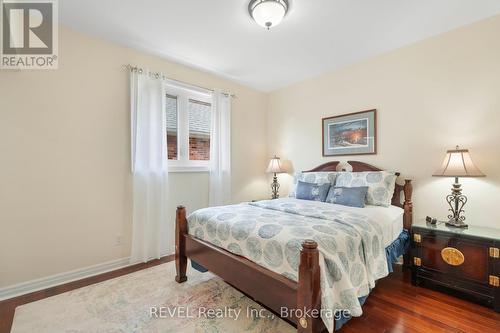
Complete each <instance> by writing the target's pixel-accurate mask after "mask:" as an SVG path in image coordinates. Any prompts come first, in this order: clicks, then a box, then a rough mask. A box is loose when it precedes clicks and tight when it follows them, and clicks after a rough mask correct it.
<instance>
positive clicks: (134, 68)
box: [122, 64, 238, 98]
mask: <svg viewBox="0 0 500 333" xmlns="http://www.w3.org/2000/svg"><path fill="white" fill-rule="evenodd" d="M122 69H123V70H128V71H131V72H132V71H137V72H138V73H139V74H141V73H142V72H143V71H144V69H143V68H141V67H137V66H134V65H131V64H126V65H122ZM151 74H152V75H153V76H154V77H155V78H157V79H160V78H161V79H162V80H168V81H171V82H174V83H178V84H180V85H183V86H187V87H193V88H197V89H201V90H206V91H210V92H214V91H215V89H210V88H205V87H202V86H198V85H195V84H191V83H187V82H183V81H179V80H176V79H172V78H169V77H167V76H165V75H164V74H163V73H161V72H151ZM221 93H222V94H223V95H225V96H228V97H231V98H238V96H236V95H235V94H232V93H229V92H224V91H223V92H221Z"/></svg>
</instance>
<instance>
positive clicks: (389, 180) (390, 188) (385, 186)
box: [335, 171, 397, 207]
mask: <svg viewBox="0 0 500 333" xmlns="http://www.w3.org/2000/svg"><path fill="white" fill-rule="evenodd" d="M396 178H397V176H396V175H395V174H394V172H387V171H364V172H339V173H338V175H337V180H336V182H335V186H338V187H359V186H368V194H367V195H366V203H367V204H369V205H375V206H384V207H388V206H390V205H391V201H392V196H393V194H394V188H395V187H396Z"/></svg>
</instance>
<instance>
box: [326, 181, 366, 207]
mask: <svg viewBox="0 0 500 333" xmlns="http://www.w3.org/2000/svg"><path fill="white" fill-rule="evenodd" d="M367 193H368V186H360V187H336V186H332V187H331V188H330V191H329V192H328V196H327V197H326V202H328V203H334V204H339V205H344V206H351V207H359V208H363V207H365V201H366V194H367Z"/></svg>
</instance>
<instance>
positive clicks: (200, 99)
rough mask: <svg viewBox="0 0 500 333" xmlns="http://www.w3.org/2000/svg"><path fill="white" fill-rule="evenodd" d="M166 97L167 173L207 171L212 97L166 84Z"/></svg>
mask: <svg viewBox="0 0 500 333" xmlns="http://www.w3.org/2000/svg"><path fill="white" fill-rule="evenodd" d="M165 97H166V98H165V112H166V119H167V122H166V126H167V131H166V132H167V150H168V159H169V170H170V171H173V172H176V171H208V167H209V162H210V135H211V133H210V132H211V117H212V95H211V94H209V93H202V92H199V91H195V90H191V89H186V88H184V87H181V86H177V85H175V86H174V85H167V87H166V96H165Z"/></svg>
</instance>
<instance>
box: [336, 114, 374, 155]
mask: <svg viewBox="0 0 500 333" xmlns="http://www.w3.org/2000/svg"><path fill="white" fill-rule="evenodd" d="M367 135H368V119H366V118H365V119H360V120H355V121H346V122H342V123H332V124H329V125H328V144H329V147H330V148H331V147H339V148H341V147H359V146H363V147H366V146H367V145H368V139H367Z"/></svg>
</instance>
